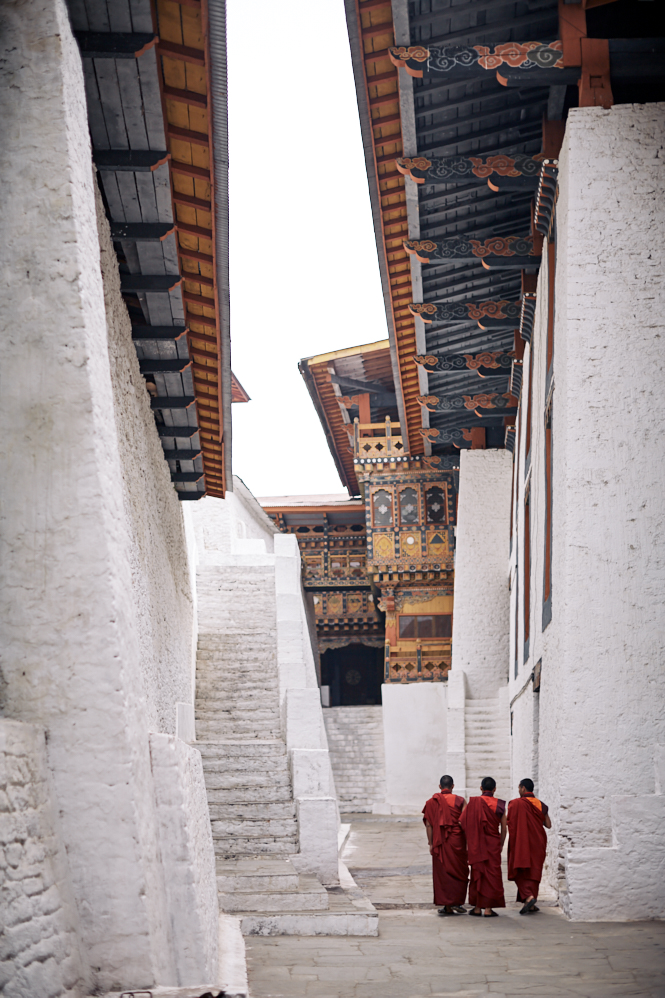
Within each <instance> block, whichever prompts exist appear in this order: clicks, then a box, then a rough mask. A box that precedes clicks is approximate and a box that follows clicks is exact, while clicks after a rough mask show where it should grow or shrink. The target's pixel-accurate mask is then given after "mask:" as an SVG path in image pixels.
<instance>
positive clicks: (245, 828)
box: [210, 818, 297, 840]
mask: <svg viewBox="0 0 665 998" xmlns="http://www.w3.org/2000/svg"><path fill="white" fill-rule="evenodd" d="M210 827H211V828H212V834H213V836H216V837H217V838H221V836H223V835H226V836H238V837H239V838H243V839H248V840H249V839H262V838H265V839H270V840H272V839H279V838H284V837H288V836H292V835H295V834H296V833H297V824H296V821H295V818H275V819H270V818H268V819H264V820H261V819H248V820H243V819H240V820H238V819H237V818H223V819H219V820H216V819H211V821H210Z"/></svg>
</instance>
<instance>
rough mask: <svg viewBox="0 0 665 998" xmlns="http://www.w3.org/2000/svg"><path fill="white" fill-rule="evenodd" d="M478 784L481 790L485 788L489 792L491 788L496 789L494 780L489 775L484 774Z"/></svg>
mask: <svg viewBox="0 0 665 998" xmlns="http://www.w3.org/2000/svg"><path fill="white" fill-rule="evenodd" d="M480 786H481V789H482V790H487V792H488V793H489V792H490V791H492V790H496V780H493V779H492V777H491V776H486V777H485V779H484V780H482V782H481V784H480Z"/></svg>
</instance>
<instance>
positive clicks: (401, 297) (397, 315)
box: [345, 0, 424, 455]
mask: <svg viewBox="0 0 665 998" xmlns="http://www.w3.org/2000/svg"><path fill="white" fill-rule="evenodd" d="M345 8H346V18H347V25H348V29H349V40H350V43H351V55H352V60H353V67H354V76H355V81H356V92H357V95H358V110H359V114H360V123H361V130H362V135H363V144H364V147H365V162H366V167H367V175H368V181H369V188H370V198H371V202H372V214H373V218H374V231H375V236H376V243H377V251H378V256H379V269H380V272H381V283H382V287H383V296H384V304H385V309H386V319H387V324H388V335H389V342H390V351H391V358H392V364H393V380H394V384H395V392H396V394H397V407H398V412H399V416H400V423H402V424H403V427H402V432H403V436H404V443H405V447H406V448H407V450H408V452H409V453H410V454H413V455H417V454H422V453H423V452H424V446H423V437H422V435H421V433H420V429H421V427H422V411H421V407H420V406H419V405H418V403H417V402H416V398H417V396H418V395H419V394H420V391H419V387H418V372H417V369H416V368H415V365H414V364H413V360H412V357H413V355H414V354H415V353H416V327H415V320H414V317H413V315H412V314H411V312H410V311H409V309H408V307H407V306H408V303H409V302H410V301H413V288H412V283H411V265H410V261H409V257H408V254H407V253H406V251H405V249H404V247H403V245H402V244H403V241H404V240H405V239H408V237H409V231H408V222H407V207H406V189H405V181H404V177H403V176H402V175H401V174H400V173H399V171H398V170H397V167H396V165H395V160H396V159H397V158H398V157H399V156H402V155H403V148H404V147H403V143H402V128H401V117H400V95H399V85H398V71H397V69H396V68H395V66H393V64H392V63H391V61H390V58H389V56H388V49H389V47H390V46H392V45H394V44H395V36H394V26H393V18H392V8H391V4H390V3H389V2H386V3H377V2H376V0H364V2H360V0H345Z"/></svg>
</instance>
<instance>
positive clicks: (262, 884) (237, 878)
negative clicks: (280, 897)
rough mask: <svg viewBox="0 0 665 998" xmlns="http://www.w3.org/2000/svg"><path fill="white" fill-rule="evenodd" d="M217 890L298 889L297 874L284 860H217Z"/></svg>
mask: <svg viewBox="0 0 665 998" xmlns="http://www.w3.org/2000/svg"><path fill="white" fill-rule="evenodd" d="M216 871H217V889H218V890H220V891H226V892H230V891H245V890H247V891H258V890H266V891H270V890H281V891H295V890H297V889H298V873H297V872H296V870H295V869H294V868H293V865H292V864H291V863H290V862H289V861H288V860H284V859H271V858H246V859H237V860H230V861H229V860H217V862H216Z"/></svg>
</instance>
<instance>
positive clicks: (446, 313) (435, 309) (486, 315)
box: [409, 301, 521, 329]
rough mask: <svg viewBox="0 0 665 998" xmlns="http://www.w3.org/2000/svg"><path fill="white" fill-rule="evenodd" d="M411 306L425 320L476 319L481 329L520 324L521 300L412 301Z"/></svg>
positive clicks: (460, 320) (504, 327)
mask: <svg viewBox="0 0 665 998" xmlns="http://www.w3.org/2000/svg"><path fill="white" fill-rule="evenodd" d="M409 308H410V310H411V312H412V313H413V315H417V316H418V317H419V318H420V319H422V320H423V322H437V323H438V322H441V323H444V322H451V323H460V322H467V321H469V320H473V319H475V320H476V322H477V323H478V325H479V326H480V328H481V329H515V328H516V327H517V326H518V325H519V321H520V315H521V303H520V302H519V301H465V302H443V303H441V304H434V303H431V302H411V303H410V304H409Z"/></svg>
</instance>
